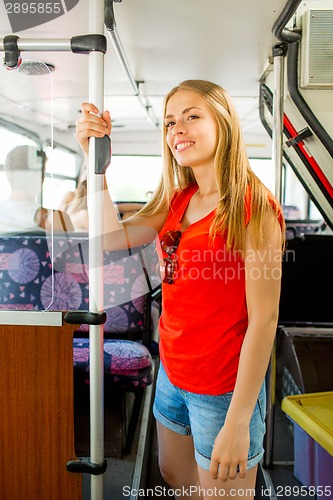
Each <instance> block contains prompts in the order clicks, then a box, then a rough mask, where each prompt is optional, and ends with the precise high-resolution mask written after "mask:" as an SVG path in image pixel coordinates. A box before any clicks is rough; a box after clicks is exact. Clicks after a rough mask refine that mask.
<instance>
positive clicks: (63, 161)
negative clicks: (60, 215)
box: [43, 146, 81, 209]
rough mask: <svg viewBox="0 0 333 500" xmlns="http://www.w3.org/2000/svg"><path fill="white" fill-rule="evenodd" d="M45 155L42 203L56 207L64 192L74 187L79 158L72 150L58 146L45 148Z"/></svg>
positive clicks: (77, 175) (77, 174)
mask: <svg viewBox="0 0 333 500" xmlns="http://www.w3.org/2000/svg"><path fill="white" fill-rule="evenodd" d="M46 155H47V157H48V160H47V164H46V176H45V181H44V185H43V205H44V206H45V208H53V209H57V208H59V205H60V203H61V200H62V199H63V196H64V194H65V193H67V192H68V191H74V190H75V188H76V185H77V180H78V178H79V175H80V161H81V160H80V158H79V156H78V155H77V154H76V153H75V152H74V151H72V150H69V149H65V148H63V147H58V146H54V147H53V148H51V147H48V148H46Z"/></svg>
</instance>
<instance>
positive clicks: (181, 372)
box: [159, 184, 248, 395]
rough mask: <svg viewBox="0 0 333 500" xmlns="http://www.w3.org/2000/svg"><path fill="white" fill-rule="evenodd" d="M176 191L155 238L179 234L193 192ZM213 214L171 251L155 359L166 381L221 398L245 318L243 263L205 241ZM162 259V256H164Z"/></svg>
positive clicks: (230, 381) (233, 371) (229, 384)
mask: <svg viewBox="0 0 333 500" xmlns="http://www.w3.org/2000/svg"><path fill="white" fill-rule="evenodd" d="M197 189H198V186H197V185H196V184H190V185H189V186H188V187H187V188H186V189H184V190H183V191H180V192H177V193H176V194H175V196H174V197H173V199H172V201H171V207H170V210H169V214H168V216H167V219H166V221H165V224H164V226H163V228H162V230H161V232H160V234H159V236H160V238H162V237H163V235H164V234H165V233H166V232H167V231H170V230H180V229H181V219H182V217H183V215H184V212H185V210H186V207H187V205H188V203H189V201H190V199H191V197H192V196H193V194H194V193H195V192H196V191H197ZM214 216H215V210H213V211H212V212H211V213H210V214H208V215H206V216H205V217H203V218H202V219H200V220H198V221H197V222H194V223H193V224H191V225H190V226H189V227H188V228H187V229H186V230H185V231H183V233H182V235H181V239H180V242H179V246H178V248H177V252H176V255H177V264H178V271H177V274H176V277H175V279H174V282H173V283H172V284H168V283H163V285H162V314H161V317H160V322H159V334H160V356H161V360H162V363H163V365H164V367H165V369H166V372H167V374H168V376H169V378H170V380H171V382H172V383H173V384H174V385H176V386H177V387H180V388H182V389H185V390H187V391H191V392H195V393H201V394H212V395H217V394H223V393H225V392H228V391H232V390H233V389H234V385H235V382H236V375H237V369H238V363H239V356H240V350H241V346H242V343H243V339H244V336H245V333H246V329H247V324H248V316H247V309H246V297H245V269H244V261H243V259H242V258H241V257H240V256H239V255H237V254H235V253H233V252H229V251H228V252H227V251H226V247H225V243H226V241H225V238H224V237H223V236H222V235H218V236H216V238H215V241H214V245H212V244H211V243H210V242H209V236H208V233H209V228H210V225H211V224H212V222H213V219H214ZM164 256H166V255H164Z"/></svg>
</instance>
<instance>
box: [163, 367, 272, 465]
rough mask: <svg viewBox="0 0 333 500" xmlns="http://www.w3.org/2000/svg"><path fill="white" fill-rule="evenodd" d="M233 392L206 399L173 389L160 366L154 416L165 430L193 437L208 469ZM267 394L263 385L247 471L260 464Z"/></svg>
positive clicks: (201, 461) (198, 458)
mask: <svg viewBox="0 0 333 500" xmlns="http://www.w3.org/2000/svg"><path fill="white" fill-rule="evenodd" d="M232 394H233V393H232V392H227V393H226V394H221V395H218V396H207V395H204V394H196V393H193V392H188V391H184V390H183V389H179V388H178V387H176V386H174V385H173V384H172V383H171V382H170V380H169V378H168V376H167V374H166V372H165V370H164V368H163V366H162V363H161V364H160V368H159V372H158V377H157V383H156V393H155V401H154V407H153V413H154V416H155V418H156V419H157V420H158V421H159V422H160V423H161V424H162V425H164V426H165V427H167V428H168V429H171V430H172V431H174V432H177V433H178V434H184V435H188V436H192V437H193V441H194V449H195V459H196V462H197V463H198V465H200V467H202V468H203V469H206V470H209V466H210V457H211V453H212V451H213V446H214V441H215V439H216V436H217V434H218V433H219V431H220V429H221V428H222V426H223V424H224V420H225V417H226V414H227V411H228V408H229V405H230V401H231V397H232ZM265 415H266V394H265V384H263V386H262V388H261V391H260V394H259V397H258V400H257V404H256V406H255V409H254V412H253V415H252V418H251V422H250V448H249V456H248V462H247V468H248V469H250V468H251V467H254V466H255V465H256V464H257V463H259V462H260V460H261V458H262V456H263V454H264V449H263V439H264V435H265V430H266V427H265Z"/></svg>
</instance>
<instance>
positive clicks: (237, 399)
mask: <svg viewBox="0 0 333 500" xmlns="http://www.w3.org/2000/svg"><path fill="white" fill-rule="evenodd" d="M250 232H251V228H250V226H249V227H248V228H247V230H246V233H247V234H246V248H245V253H244V261H245V282H246V302H247V311H248V327H247V331H246V335H245V338H244V342H243V345H242V349H241V353H240V360H239V367H238V373H237V380H236V385H235V389H234V393H233V397H232V400H231V404H230V407H229V410H228V413H227V417H226V420H225V424H224V426H223V427H222V429H221V431H220V433H219V434H218V436H217V438H216V440H215V445H214V449H213V453H212V460H211V467H210V473H211V475H212V477H214V478H217V477H219V478H220V479H221V480H222V481H226V480H227V479H228V478H230V479H234V478H235V477H236V473H237V467H239V476H240V477H245V476H246V469H247V459H248V451H249V446H250V432H249V424H250V420H251V416H252V413H253V411H254V408H255V404H256V401H257V398H258V395H259V392H260V389H261V386H262V383H263V381H264V378H265V374H266V371H267V366H268V363H269V359H270V355H271V351H272V346H273V342H274V337H275V333H276V327H277V321H278V313H279V299H280V287H281V261H282V250H281V240H282V236H281V228H280V225H279V223H278V222H277V221H276V218H275V217H274V216H273V215H272V214H267V215H265V217H264V223H263V241H262V243H261V245H260V247H259V248H258V249H256V248H254V245H253V244H252V240H251V237H250Z"/></svg>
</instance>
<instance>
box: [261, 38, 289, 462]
mask: <svg viewBox="0 0 333 500" xmlns="http://www.w3.org/2000/svg"><path fill="white" fill-rule="evenodd" d="M286 53H287V44H286V43H280V44H277V45H276V46H275V47H273V57H274V94H273V134H272V141H273V145H272V158H273V163H274V171H275V196H276V198H277V199H278V200H279V201H280V202H281V196H282V158H283V111H284V106H283V103H284V63H285V56H286ZM266 388H267V415H266V436H265V446H264V447H265V455H264V459H263V466H264V467H269V466H271V465H272V464H273V451H274V412H275V394H276V341H275V342H274V345H273V349H272V354H271V359H270V363H269V367H268V370H267V375H266Z"/></svg>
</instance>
